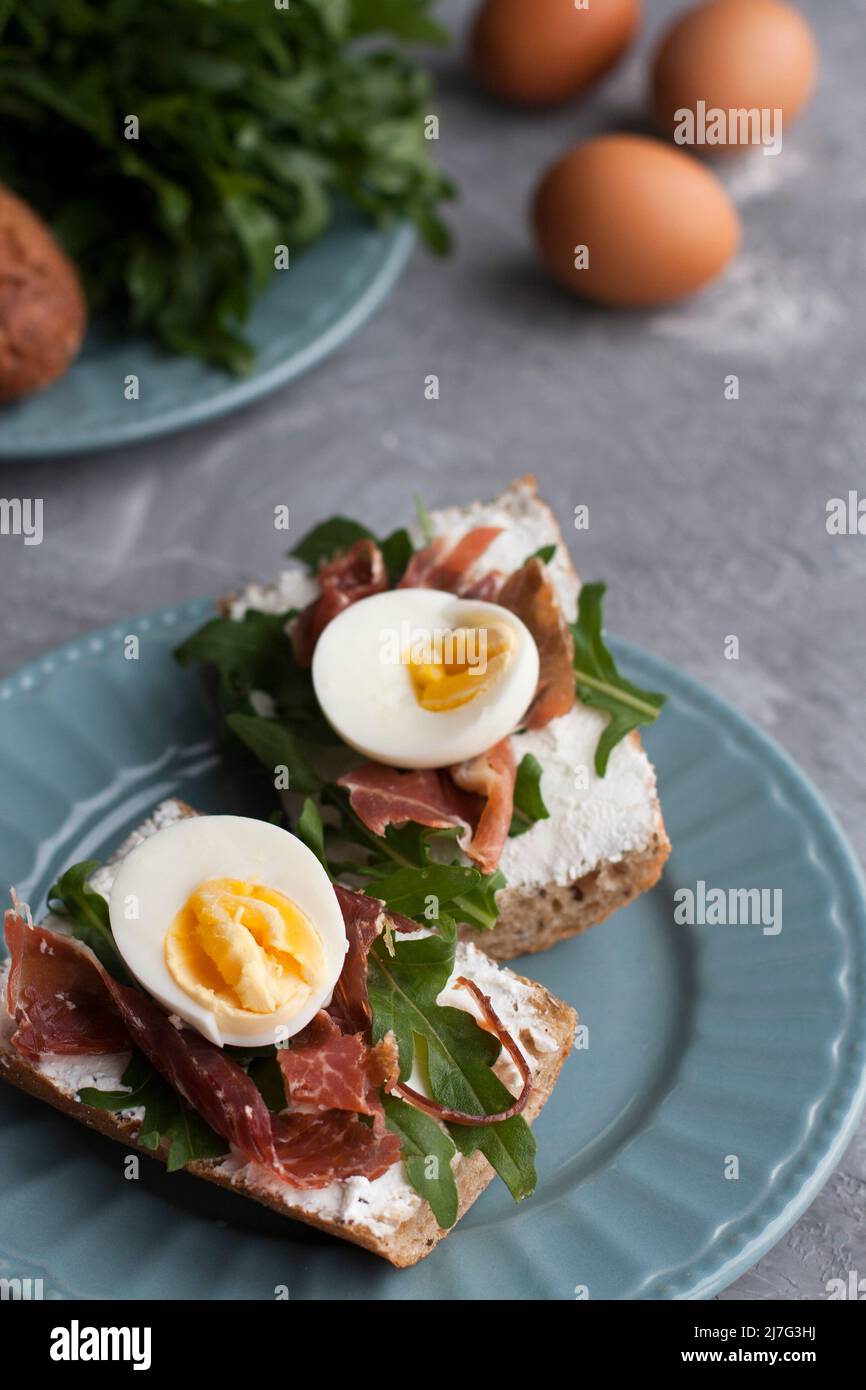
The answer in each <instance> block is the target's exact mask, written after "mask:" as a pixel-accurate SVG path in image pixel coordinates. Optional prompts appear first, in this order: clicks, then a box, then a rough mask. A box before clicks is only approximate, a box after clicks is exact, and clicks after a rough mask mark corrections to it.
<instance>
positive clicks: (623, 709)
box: [570, 584, 667, 777]
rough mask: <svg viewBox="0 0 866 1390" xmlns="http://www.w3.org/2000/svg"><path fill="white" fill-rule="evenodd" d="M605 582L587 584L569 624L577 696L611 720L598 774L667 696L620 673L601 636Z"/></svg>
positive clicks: (597, 753)
mask: <svg viewBox="0 0 866 1390" xmlns="http://www.w3.org/2000/svg"><path fill="white" fill-rule="evenodd" d="M606 591H607V585H606V584H584V585H583V588H582V589H581V591H580V599H579V601H578V612H577V622H576V623H574V624H570V627H571V635H572V637H573V638H574V669H575V675H576V681H575V688H576V691H577V698H578V699H579V700H582V701H583V703H584V704H585V705H589V706H590V707H591V708H592V709H599V710H603V711H604V712H605V713H606V714H609V715H610V719H609V720H608V723H607V725H606V727H605V729H604V731H603V732H602V735H601V738H600V739H599V743H598V748H597V749H596V751H595V770H596V772H597V773H598V775H599V777H603V776H604V774H605V772H606V771H607V763H608V758H609V757H610V754H611V750H612V749H614V748H615V747H616V745H617V744H618V743H619V741H620V739H622V738H625V736H626V734H629V733H631V731H632V729H636V728H637V727H638V725H640V724H651V723H652V722H653V721H654V720H655V719H657V718H658V715H659V712H660V710H661V708H662V705H663V704H664V703H665V700H666V699H667V696H666V695H660V694H656V693H654V692H653V691H650V690H641V689H640V688H639V687H638V686H636V685H632V683H631V681H627V680H626V679H625V677H624V676H621V675H620V673H619V671H618V670H617V667H616V662H615V661H614V659H613V656H612V655H611V653H610V652H609V651H608V649H607V647H606V646H605V644H604V638H603V636H602V608H603V602H604V595H605V593H606Z"/></svg>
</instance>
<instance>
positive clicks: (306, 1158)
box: [273, 1110, 402, 1189]
mask: <svg viewBox="0 0 866 1390" xmlns="http://www.w3.org/2000/svg"><path fill="white" fill-rule="evenodd" d="M273 1126H274V1143H275V1145H276V1150H277V1156H278V1158H279V1160H280V1165H281V1176H282V1177H283V1178H284V1180H285V1181H286V1182H288V1183H289V1184H290V1185H291V1186H292V1187H299V1188H304V1189H307V1188H314V1187H328V1186H329V1185H330V1184H331V1183H332V1182H338V1181H340V1180H344V1179H346V1178H355V1177H359V1176H360V1177H365V1178H367V1179H368V1180H369V1181H370V1182H372V1181H373V1179H374V1178H380V1177H381V1176H382V1174H383V1173H386V1172H387V1171H388V1169H389V1168H390V1167H392V1166H393V1164H395V1163H396V1162H397V1161H398V1159H399V1158H400V1154H401V1152H402V1144H401V1141H400V1138H399V1135H396V1134H392V1133H391V1131H390V1130H389V1129H387V1128H386V1127H385V1125H384V1122H383V1121H382V1122H380V1123H378V1124H373V1125H367V1124H362V1123H361V1121H360V1120H359V1119H358V1117H357V1115H351V1114H349V1113H348V1112H346V1111H341V1110H327V1111H325V1112H324V1113H323V1114H303V1113H291V1112H290V1113H288V1114H283V1115H274V1116H273Z"/></svg>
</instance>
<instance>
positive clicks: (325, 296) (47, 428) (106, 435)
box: [0, 206, 414, 459]
mask: <svg viewBox="0 0 866 1390" xmlns="http://www.w3.org/2000/svg"><path fill="white" fill-rule="evenodd" d="M413 243H414V233H413V232H412V230H411V229H410V228H409V227H408V226H405V225H400V226H398V227H397V228H396V229H395V230H393V231H391V232H388V233H382V232H377V231H376V230H375V229H374V228H373V227H372V226H371V224H370V222H369V221H368V220H367V219H365V218H364V217H363V216H362V215H361V214H360V213H358V212H355V211H354V210H352V209H351V208H349V207H347V206H341V207H340V208H339V209H338V210H337V212H336V213H335V215H334V219H333V222H332V224H331V226H330V228H329V230H328V232H327V233H326V235H325V236H324V237H323V238H322V239H321V241H319V242H316V244H315V245H314V246H312V247H310V249H309V250H308V251H306V252H305V253H304V255H302V256H298V258H297V260H296V261H295V262H293V264H292V268H291V269H290V270H289V271H286V272H283V273H282V274H278V275H275V276H274V278H273V282H272V284H271V285H270V286H269V288H268V289H267V290H266V291H265V293H264V294H263V295H262V296H261V298H260V299H259V300H258V301H257V304H256V309H255V312H254V314H253V317H252V319H251V321H250V323H249V325H248V332H249V337H250V340H251V341H252V343H253V346H254V347H255V349H256V354H257V356H256V366H255V369H254V370H253V372H252V374H251V375H250V376H248V377H244V378H242V379H238V378H237V377H233V376H231V375H230V374H229V373H228V372H224V371H219V370H217V369H216V368H213V367H208V366H206V365H205V364H204V363H202V362H199V361H197V360H196V359H195V358H190V357H177V356H174V355H172V354H169V353H166V352H163V351H162V350H161V349H160V348H158V347H157V346H155V345H154V344H153V343H151V342H149V341H147V340H144V339H141V338H137V339H136V338H129V339H126V338H124V339H116V338H115V339H112V338H110V337H108V336H107V335H106V334H105V333H104V332H102V331H101V330H100V328H99V325H98V324H95V325H93V326H92V328H91V330H90V332H89V334H88V337H87V341H86V343H85V345H84V349H83V351H82V353H81V356H80V357H79V358H78V360H77V362H76V363H75V364H74V366H73V367H72V369H71V370H70V371H69V372H68V373H67V375H66V376H65V377H63V378H62V379H61V380H60V381H57V382H55V384H54V385H53V386H50V387H49V388H48V390H47V391H41V392H38V393H37V394H36V395H35V396H30V397H28V398H27V399H26V400H24V401H22V402H21V403H20V404H16V405H9V406H4V407H2V408H0V459H5V458H45V457H47V456H49V455H53V454H73V453H80V452H82V451H84V450H88V451H89V450H93V449H105V448H109V447H112V446H114V445H118V444H131V443H140V442H141V441H142V440H144V439H152V438H154V436H156V435H160V434H168V433H169V432H170V431H172V430H180V429H185V428H186V427H187V426H189V425H198V424H201V423H202V422H203V421H205V420H213V419H215V418H216V417H217V416H219V415H225V414H226V413H227V412H228V411H230V410H236V409H237V408H238V407H239V406H242V405H248V404H249V403H250V402H251V401H254V400H257V399H258V398H259V396H264V395H266V394H267V393H268V392H269V391H273V390H275V389H276V388H277V387H278V386H283V385H285V383H286V382H287V381H292V380H294V378H295V377H297V376H300V375H301V373H302V372H305V371H307V370H308V368H310V367H312V366H315V364H316V363H317V362H320V361H321V360H322V358H323V357H327V355H328V353H330V352H333V351H334V350H335V348H338V347H339V346H340V345H341V344H342V343H344V342H345V341H346V339H347V338H348V337H350V336H351V334H352V333H354V332H355V329H356V328H359V327H360V326H361V324H362V323H363V322H364V321H365V319H367V318H368V317H369V316H370V314H372V312H373V310H374V309H376V308H377V307H378V306H379V304H381V302H382V300H383V299H384V298H385V296H386V295H387V293H388V291H389V290H390V289H391V287H392V285H393V284H394V282H395V281H396V279H397V277H398V275H399V274H400V271H401V270H402V269H403V267H404V265H405V264H406V261H407V259H408V257H409V253H410V251H411V249H412V246H413ZM129 373H135V374H136V375H137V376H138V378H139V382H140V396H139V399H138V400H137V401H128V400H126V399H125V398H124V379H125V377H126V376H127V375H128V374H129Z"/></svg>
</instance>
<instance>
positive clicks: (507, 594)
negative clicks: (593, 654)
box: [497, 556, 574, 729]
mask: <svg viewBox="0 0 866 1390" xmlns="http://www.w3.org/2000/svg"><path fill="white" fill-rule="evenodd" d="M497 603H500V604H501V605H502V607H503V608H508V609H510V611H511V612H512V613H516V614H517V616H518V618H520V619H521V621H522V622H524V623H525V624H526V626H527V627H528V628H529V631H530V632H531V633H532V636H533V637H534V638H535V645H536V646H537V647H538V655H539V658H540V669H539V675H538V688H537V690H536V692H535V698H534V700H533V702H532V704H531V705H530V707H529V711H528V713H527V715H526V717H525V719H524V721H523V723H524V726H525V727H526V728H527V729H542V728H544V725H545V724H549V723H550V721H551V719H557V718H558V717H559V715H561V714H567V713H568V711H569V710H570V709H571V707H572V705H573V704H574V643H573V641H572V637H571V633H570V632H569V629H568V624H567V623H566V621H565V617H564V616H563V612H562V609H561V608H560V606H559V600H558V599H557V597H556V591H555V589H554V587H553V584H552V583H551V581H550V576H549V575H548V573H547V569H546V566H545V565H544V563H543V562H542V561H541V560H540V559H539V558H538V557H537V556H535V557H534V558H533V559H531V560H527V562H526V564H525V565H524V566H523V567H522V569H519V570H515V572H514V574H512V575H511V577H510V578H509V579H507V580H506V582H505V584H504V585H503V587H502V589H501V590H500V591H499V597H498V599H497Z"/></svg>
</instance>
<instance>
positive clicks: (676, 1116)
mask: <svg viewBox="0 0 866 1390" xmlns="http://www.w3.org/2000/svg"><path fill="white" fill-rule="evenodd" d="M210 611H211V609H210V605H209V604H208V603H206V602H197V603H192V604H188V605H184V606H183V607H181V608H177V609H173V610H160V611H157V612H155V613H152V614H150V615H148V616H147V617H145V618H138V619H134V620H130V621H128V622H126V623H121V624H118V625H117V626H115V627H113V628H110V629H105V630H104V631H102V632H99V633H97V634H95V635H94V636H93V637H91V638H85V639H82V640H81V641H79V642H76V643H75V644H74V645H72V646H68V647H63V648H61V649H59V650H58V651H55V652H52V653H51V654H50V655H49V656H47V657H46V658H45V659H44V660H43V661H40V662H37V663H35V664H34V665H32V666H30V667H28V668H27V669H26V670H24V671H22V672H21V673H19V674H18V675H16V676H13V677H11V678H10V679H9V680H7V681H5V682H0V710H2V718H0V730H2V732H0V785H2V787H3V793H4V795H3V807H4V809H3V811H2V826H0V882H2V883H3V884H8V883H13V882H14V883H16V884H17V885H18V887H19V889H20V891H21V893H22V895H23V896H24V897H26V898H29V899H30V901H31V902H32V903H33V906H34V908H39V907H41V904H42V900H43V898H44V894H45V891H46V889H47V887H48V886H49V884H50V883H51V881H52V878H53V876H54V875H55V874H56V873H57V872H58V870H60V869H62V868H63V867H64V866H66V865H68V864H69V863H71V862H73V861H75V860H80V859H84V858H89V857H91V856H99V855H104V854H105V853H106V852H107V851H108V850H110V849H111V848H112V846H114V845H116V844H117V842H118V841H119V840H120V838H121V837H122V836H123V835H124V834H125V833H126V831H127V830H129V829H130V828H131V826H132V825H133V824H135V823H136V822H138V821H140V820H141V819H142V818H143V817H144V816H145V815H146V813H147V812H148V810H149V809H150V807H151V806H152V805H153V804H154V803H155V802H157V801H159V800H160V799H161V798H162V797H165V796H168V795H179V796H181V797H183V798H184V799H186V800H187V801H189V802H192V803H193V804H194V805H197V806H199V807H200V808H202V809H203V810H206V811H239V810H240V811H249V810H251V809H253V808H254V807H253V803H254V801H255V798H256V796H257V791H256V787H257V785H258V784H257V783H256V782H255V781H254V780H253V781H251V782H250V784H249V786H246V785H238V783H237V781H236V779H235V778H234V777H230V776H229V774H228V773H227V771H226V770H225V769H224V768H223V767H221V764H220V760H219V757H218V755H217V752H216V749H215V746H214V742H213V737H212V725H211V719H210V714H209V710H208V707H207V702H206V698H205V696H204V694H203V691H202V686H201V683H200V681H199V679H198V677H197V675H196V674H195V673H184V672H181V671H180V670H178V669H176V668H175V666H174V664H173V662H172V658H171V650H172V647H173V646H174V645H175V643H176V642H178V641H179V640H180V639H181V638H182V637H183V636H184V635H185V634H186V633H188V632H189V631H190V630H191V629H192V628H194V627H196V626H197V625H198V624H199V623H200V622H201V621H202V620H203V619H204V617H205V616H207V615H208V614H209V613H210ZM128 632H135V633H138V634H140V637H141V658H140V660H139V661H138V662H128V661H125V660H124V659H123V656H122V640H123V637H124V635H125V634H126V633H128ZM617 654H618V656H619V658H620V660H621V661H622V663H623V665H624V667H625V669H626V671H627V672H628V674H629V675H630V676H631V677H632V678H633V679H635V680H637V681H640V682H641V684H644V685H647V686H649V687H650V688H652V689H655V690H658V689H662V690H668V691H669V692H670V695H671V698H670V701H669V704H668V706H667V707H666V709H665V711H664V714H663V716H662V718H661V720H660V721H659V723H658V725H657V726H656V727H655V728H653V729H651V730H650V733H649V737H648V739H647V743H648V745H649V750H650V753H651V756H652V757H653V759H654V761H655V762H656V764H657V766H658V769H659V781H660V787H661V797H662V802H663V805H664V809H665V816H666V819H667V824H668V828H669V831H670V837H671V840H672V841H673V844H674V852H673V855H672V858H671V860H670V864H669V866H668V869H667V872H666V873H665V876H664V881H663V882H662V884H661V885H660V886H659V887H658V888H656V889H655V891H654V892H652V893H650V894H648V895H646V896H645V897H643V898H642V899H641V900H640V901H639V902H637V903H635V904H634V905H633V906H632V907H629V908H627V909H626V910H625V911H623V912H621V913H620V914H619V915H618V916H617V917H615V918H614V919H613V920H612V921H610V922H608V923H606V924H605V925H603V926H601V927H597V928H595V929H594V930H593V931H591V932H588V933H587V934H586V935H585V936H583V937H579V938H577V939H576V940H573V941H567V942H563V943H562V944H561V945H559V946H556V947H555V948H554V949H553V950H552V951H549V952H547V953H546V954H544V955H541V956H534V957H532V958H531V959H529V960H527V961H526V962H525V965H524V967H523V968H524V969H525V970H526V972H527V973H529V974H530V975H533V976H537V977H538V978H539V979H541V980H542V981H543V982H544V983H545V984H546V985H548V986H549V987H550V988H551V989H553V990H555V992H556V993H558V994H561V995H563V996H564V997H565V998H566V999H568V1000H570V1001H571V1003H573V1004H575V1005H576V1006H577V1008H578V1009H579V1011H580V1014H581V1017H582V1019H583V1021H584V1023H586V1024H587V1025H588V1028H589V1047H588V1049H587V1050H585V1051H581V1052H575V1053H574V1054H573V1055H572V1056H571V1057H570V1058H569V1059H568V1061H567V1062H566V1065H565V1068H564V1070H563V1073H562V1077H561V1079H560V1082H559V1085H558V1086H557V1088H556V1090H555V1092H554V1094H553V1098H552V1099H551V1101H550V1102H549V1104H548V1105H547V1107H546V1109H545V1110H544V1113H543V1114H542V1116H541V1117H540V1119H539V1121H538V1125H537V1136H538V1146H539V1185H538V1191H537V1193H536V1195H535V1196H534V1197H533V1198H531V1199H530V1200H528V1201H526V1202H524V1203H523V1204H522V1205H521V1206H519V1207H517V1206H515V1205H514V1203H513V1202H512V1200H511V1198H510V1197H509V1195H508V1193H507V1192H506V1191H505V1188H504V1187H503V1186H502V1184H501V1183H499V1182H494V1183H493V1184H491V1186H490V1187H489V1188H488V1190H487V1191H486V1192H485V1193H484V1195H483V1196H482V1198H481V1199H480V1200H479V1201H478V1202H477V1203H476V1205H475V1206H474V1207H473V1208H472V1210H471V1211H470V1212H469V1214H468V1215H467V1216H466V1218H465V1219H464V1220H463V1221H462V1222H461V1223H460V1225H459V1226H458V1227H457V1228H456V1230H455V1231H454V1232H453V1233H452V1235H451V1236H450V1237H449V1238H448V1239H447V1240H446V1241H444V1242H443V1244H442V1245H440V1246H439V1248H438V1249H437V1250H436V1251H435V1252H434V1253H433V1255H431V1256H430V1258H429V1259H427V1260H425V1261H423V1262H422V1263H421V1264H420V1265H418V1266H417V1267H416V1268H414V1269H410V1270H404V1271H397V1270H393V1269H391V1267H390V1266H389V1265H387V1264H385V1263H383V1262H380V1261H379V1260H377V1259H376V1258H375V1257H374V1256H372V1255H368V1254H366V1253H365V1252H363V1251H360V1250H356V1249H354V1248H352V1247H349V1246H347V1245H344V1244H342V1243H340V1242H338V1241H336V1240H333V1239H331V1238H329V1237H326V1236H322V1235H319V1234H317V1233H316V1232H311V1231H308V1230H306V1229H304V1228H303V1227H300V1226H295V1225H293V1224H292V1223H290V1222H288V1221H286V1220H285V1219H281V1218H279V1217H277V1216H275V1215H273V1214H272V1213H270V1212H268V1211H266V1210H264V1209H262V1208H258V1207H256V1206H255V1204H253V1203H252V1202H249V1201H244V1200H242V1199H241V1198H239V1197H235V1196H233V1195H232V1194H230V1193H224V1192H221V1191H219V1190H218V1189H216V1188H212V1187H210V1186H209V1185H208V1184H207V1183H203V1182H200V1181H197V1180H196V1179H194V1178H191V1177H189V1176H187V1175H186V1174H175V1175H174V1176H168V1175H167V1174H166V1173H165V1172H164V1171H163V1170H162V1168H161V1167H160V1166H159V1165H158V1164H156V1163H147V1162H146V1163H144V1164H143V1165H142V1174H141V1177H140V1179H139V1180H138V1181H137V1182H127V1181H124V1180H123V1179H122V1177H121V1166H120V1159H119V1155H120V1154H121V1153H122V1151H121V1150H120V1149H119V1148H118V1147H117V1146H116V1145H114V1144H113V1143H111V1142H110V1141H109V1140H107V1139H104V1138H102V1137H100V1136H99V1135H96V1134H92V1133H89V1132H88V1131H86V1130H85V1129H83V1128H82V1127H81V1126H79V1125H76V1124H75V1123H73V1122H72V1121H71V1120H69V1119H67V1118H65V1117H63V1116H61V1115H58V1114H55V1113H54V1112H52V1111H51V1110H49V1109H48V1108H47V1107H46V1106H44V1105H42V1104H40V1103H39V1102H37V1101H35V1100H32V1099H30V1098H29V1097H27V1096H23V1095H21V1094H19V1093H18V1092H16V1091H14V1090H12V1088H10V1087H0V1274H7V1275H9V1274H15V1275H18V1276H20V1277H26V1276H28V1275H29V1276H31V1277H39V1276H41V1277H42V1278H43V1279H44V1280H45V1289H46V1293H48V1294H53V1295H54V1296H59V1297H91V1298H117V1297H121V1298H128V1297H154V1298H204V1299H221V1298H251V1299H257V1298H265V1299H267V1298H272V1297H273V1290H274V1286H275V1285H277V1284H285V1285H288V1287H289V1290H290V1293H291V1296H292V1297H293V1298H307V1297H316V1296H318V1297H325V1298H365V1299H366V1298H395V1299H400V1298H408V1299H415V1298H423V1299H427V1298H438V1297H443V1296H445V1297H449V1298H467V1299H471V1298H553V1299H570V1298H573V1297H574V1292H575V1288H576V1287H578V1286H585V1287H586V1288H587V1289H588V1291H589V1294H590V1297H591V1298H593V1299H598V1298H606V1297H607V1298H610V1297H615V1298H701V1297H703V1298H706V1297H709V1296H710V1295H712V1294H714V1293H717V1292H718V1291H719V1290H720V1289H722V1288H724V1286H725V1285H726V1284H728V1283H729V1282H730V1281H731V1280H732V1279H734V1278H735V1277H736V1276H737V1275H738V1274H739V1273H741V1272H742V1270H744V1269H745V1268H746V1267H747V1266H749V1265H751V1264H752V1263H753V1262H754V1261H755V1260H757V1259H758V1257H759V1256H760V1255H761V1254H762V1253H763V1251H765V1250H766V1249H768V1247H769V1246H771V1245H772V1244H773V1243H774V1242H775V1241H777V1240H778V1239H779V1237H780V1236H781V1235H782V1234H783V1233H784V1231H785V1230H786V1229H787V1228H788V1227H789V1226H790V1225H791V1223H792V1222H793V1221H794V1220H795V1218H796V1217H797V1216H798V1215H799V1214H800V1213H801V1212H802V1211H803V1209H804V1208H805V1207H806V1206H807V1205H808V1203H809V1202H810V1201H811V1200H812V1198H813V1197H814V1196H815V1194H816V1192H817V1191H818V1189H819V1188H820V1186H821V1184H822V1183H823V1182H824V1181H825V1179H826V1178H827V1176H828V1175H829V1173H830V1171H831V1169H832V1168H833V1166H834V1164H835V1163H836V1162H837V1160H838V1158H839V1156H840V1154H841V1152H842V1149H843V1146H844V1145H845V1143H846V1141H847V1140H848V1139H849V1137H850V1136H851V1133H852V1131H853V1129H854V1126H855V1124H856V1121H857V1117H858V1114H859V1111H860V1108H861V1106H862V1104H863V1100H864V1089H866V972H864V954H866V903H864V889H863V884H862V882H861V879H860V876H859V873H858V871H857V869H856V868H855V865H854V863H853V861H852V858H851V855H850V853H849V850H848V848H847V846H846V844H845V842H844V840H843V838H842V835H841V833H840V831H839V829H838V827H837V825H836V823H835V822H834V820H833V819H832V817H831V816H830V814H829V813H828V811H827V810H826V808H825V807H824V805H823V804H822V802H821V801H820V799H819V798H818V796H817V795H816V793H815V792H814V791H813V789H812V788H811V787H810V786H809V784H808V783H807V782H806V781H805V780H804V778H803V777H802V775H801V774H800V773H799V772H798V771H797V769H796V768H795V767H794V766H793V764H792V763H790V762H789V761H788V759H787V758H786V757H785V755H784V754H783V753H781V752H780V751H779V749H778V748H776V747H775V746H774V745H773V744H771V743H770V742H768V741H767V739H765V738H764V737H763V735H761V734H759V733H758V732H757V730H756V729H754V728H753V727H752V726H751V725H750V724H748V723H747V722H746V721H745V720H744V719H742V718H741V717H740V716H739V715H738V714H736V713H734V711H733V710H732V709H731V708H729V706H727V705H725V704H723V703H722V702H721V701H720V700H718V699H716V697H715V696H713V695H711V694H710V693H709V692H708V691H706V690H704V689H703V688H702V687H701V686H699V685H697V684H695V683H694V682H693V681H692V680H689V679H688V678H687V677H685V676H682V675H680V674H679V672H677V671H675V670H674V669H673V668H671V667H669V666H667V665H665V664H664V663H662V662H659V661H656V660H654V659H653V658H651V657H649V656H647V655H645V654H644V653H642V652H639V651H637V650H636V649H634V648H630V647H624V646H617ZM699 880H703V881H704V882H705V883H706V884H707V885H709V886H710V887H717V888H729V887H739V888H766V889H780V890H781V892H782V898H783V914H782V930H781V932H779V933H778V934H777V935H766V934H764V933H763V931H762V930H761V927H760V926H677V925H676V924H675V922H674V917H673V909H674V903H673V894H674V892H675V891H676V889H677V888H678V887H682V886H686V885H691V886H692V887H694V886H695V884H696V883H697V882H698V881H699ZM730 1155H735V1156H736V1157H737V1158H738V1160H739V1177H738V1178H737V1179H727V1178H726V1177H725V1165H726V1163H728V1162H729V1158H728V1156H730Z"/></svg>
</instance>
